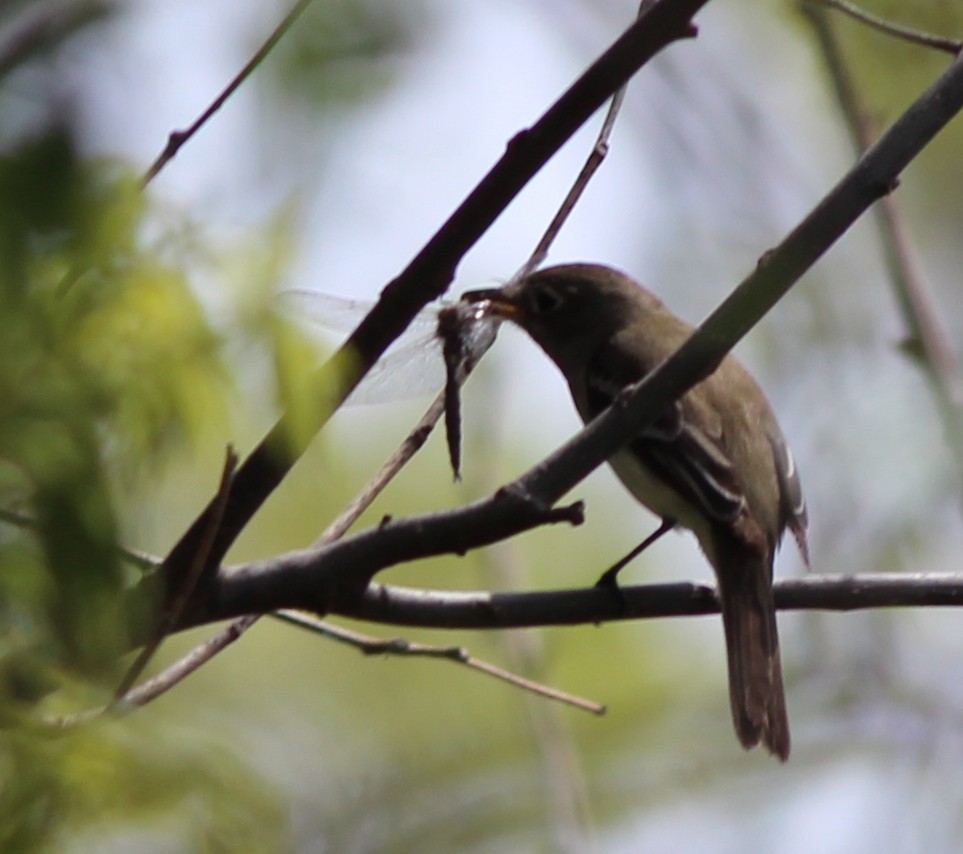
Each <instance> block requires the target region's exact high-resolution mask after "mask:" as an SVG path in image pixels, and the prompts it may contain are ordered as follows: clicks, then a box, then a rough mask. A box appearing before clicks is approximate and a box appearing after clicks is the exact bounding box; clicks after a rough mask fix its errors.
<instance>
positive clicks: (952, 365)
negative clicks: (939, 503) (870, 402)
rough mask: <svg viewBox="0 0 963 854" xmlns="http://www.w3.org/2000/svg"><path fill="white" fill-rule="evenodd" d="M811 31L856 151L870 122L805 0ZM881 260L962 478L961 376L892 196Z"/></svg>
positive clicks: (826, 27)
mask: <svg viewBox="0 0 963 854" xmlns="http://www.w3.org/2000/svg"><path fill="white" fill-rule="evenodd" d="M803 9H804V11H805V12H806V14H807V16H808V18H809V20H810V22H811V23H812V25H813V28H814V31H815V33H816V38H817V40H818V42H819V46H820V49H821V51H822V54H823V58H824V59H825V61H826V66H827V69H828V71H829V75H830V79H831V81H832V84H833V89H834V91H835V93H836V98H837V100H838V102H839V107H840V110H841V112H842V115H843V118H844V120H845V122H846V126H847V129H848V131H849V135H850V138H851V140H852V143H853V147H854V149H855V150H856V151H857V153H862V152H864V151H866V150H867V149H869V148H870V147H871V146H872V145H873V144H874V142H875V133H874V129H873V126H872V122H870V120H869V119H868V117H867V111H866V109H865V107H864V105H863V103H862V100H861V98H860V97H859V94H858V93H857V91H856V88H855V84H854V81H853V75H852V74H851V73H850V70H849V68H848V67H847V62H846V59H845V57H844V55H843V52H842V50H841V49H840V45H839V42H838V39H837V37H836V33H835V30H834V27H833V26H832V22H831V21H830V18H829V16H828V15H827V14H826V13H825V12H824V11H823V10H821V9H818V8H816V7H815V6H813V5H809V4H808V3H807V4H805V5H804V6H803ZM876 221H877V227H878V228H879V231H880V235H881V237H882V244H883V253H884V260H885V262H886V267H887V269H888V271H889V277H890V281H891V282H892V286H893V290H894V292H895V294H896V298H897V301H898V302H899V305H900V309H901V311H902V314H903V318H904V320H905V322H906V325H907V327H908V329H909V338H910V341H911V342H912V343H913V344H914V345H916V346H914V347H913V348H912V349H911V352H912V353H913V354H914V355H916V356H917V357H918V358H920V360H921V362H922V364H923V366H924V368H925V371H926V375H927V377H928V379H929V380H930V385H931V387H932V389H933V394H934V397H935V398H936V403H937V406H938V407H939V411H940V416H941V418H942V421H943V428H944V430H945V431H946V434H947V441H948V444H949V446H950V450H951V453H953V455H954V458H955V460H956V466H957V469H958V472H959V476H960V480H961V482H963V376H961V373H960V367H959V364H958V363H957V361H956V357H955V356H954V354H953V348H952V346H951V345H950V341H949V336H948V335H947V334H946V331H945V329H944V328H943V326H942V324H941V322H940V318H939V312H938V311H937V309H936V305H935V301H934V298H933V294H932V290H931V288H930V286H929V283H928V282H927V281H926V278H925V276H924V275H923V271H922V265H921V264H920V262H919V260H918V258H917V256H916V253H915V251H914V249H913V246H912V242H911V240H910V237H909V233H908V229H907V227H906V222H905V219H904V217H903V215H902V212H901V210H900V206H899V204H898V203H897V201H896V199H895V198H894V197H893V196H887V197H886V198H884V199H883V200H882V203H881V204H880V206H879V208H878V209H877V211H876Z"/></svg>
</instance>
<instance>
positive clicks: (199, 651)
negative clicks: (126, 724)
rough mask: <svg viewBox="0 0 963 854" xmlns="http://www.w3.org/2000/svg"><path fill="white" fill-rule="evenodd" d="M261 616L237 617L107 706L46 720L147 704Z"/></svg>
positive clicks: (70, 721) (71, 720)
mask: <svg viewBox="0 0 963 854" xmlns="http://www.w3.org/2000/svg"><path fill="white" fill-rule="evenodd" d="M257 619H258V618H257V616H256V615H252V616H249V617H243V618H241V619H239V620H234V621H233V622H232V623H231V624H230V625H229V626H227V627H226V628H224V629H221V631H219V632H218V633H217V634H215V635H213V636H212V637H210V638H209V639H208V640H206V641H205V642H204V643H202V644H199V645H198V646H196V647H194V648H193V649H192V650H191V651H190V652H189V653H188V654H187V655H185V656H184V657H183V658H181V659H179V660H178V661H177V662H175V663H174V664H172V665H170V666H169V667H166V668H165V669H164V670H163V671H162V672H161V673H158V674H157V675H156V676H153V677H151V678H150V679H148V680H146V681H145V682H143V683H142V684H141V685H138V686H137V687H136V688H131V689H130V690H129V691H127V692H126V693H125V694H123V696H120V697H116V698H115V699H114V700H113V701H112V702H110V703H108V704H107V705H106V706H101V707H100V708H97V709H88V710H87V711H83V712H77V713H76V714H72V715H64V716H62V717H58V718H50V719H47V720H45V721H44V723H45V724H46V725H47V726H53V727H56V728H58V729H73V728H76V727H79V726H83V725H84V724H88V723H91V722H92V721H94V720H97V719H98V718H101V717H105V716H107V715H114V716H116V715H120V714H124V713H126V712H130V711H132V710H133V709H135V708H138V707H140V706H146V705H147V704H148V703H149V702H150V701H151V700H155V699H157V698H158V697H159V696H161V695H162V694H165V693H166V692H167V691H169V690H170V689H171V688H173V687H174V686H175V685H178V684H179V683H181V682H182V681H183V680H184V679H186V678H187V677H188V676H189V675H190V674H191V673H193V672H194V671H196V670H197V669H198V668H200V667H201V666H202V665H204V664H206V663H207V662H208V661H210V660H211V659H212V658H213V657H214V656H215V655H217V654H218V653H220V652H222V651H223V650H224V649H225V648H227V647H228V646H230V645H231V644H232V643H234V641H236V640H238V638H240V637H241V635H243V634H244V632H246V631H247V630H248V629H249V628H250V627H251V626H253V625H254V623H255V622H257Z"/></svg>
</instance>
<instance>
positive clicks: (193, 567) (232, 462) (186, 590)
mask: <svg viewBox="0 0 963 854" xmlns="http://www.w3.org/2000/svg"><path fill="white" fill-rule="evenodd" d="M236 468H237V454H236V453H235V452H234V449H233V448H232V447H230V446H228V448H227V451H226V453H225V455H224V468H223V469H222V471H221V480H220V483H219V484H218V490H217V495H216V500H215V505H214V507H215V512H214V513H212V514H211V515H210V517H209V528H208V530H207V531H206V533H205V536H204V537H203V538H202V539H201V541H200V543H199V544H198V549H197V554H196V555H194V559H193V560H192V561H191V564H190V567H189V570H188V572H187V573H185V575H184V576H183V577H182V578H180V579H176V581H175V580H174V579H171V578H165V579H164V582H165V583H166V584H168V585H171V584H172V583H173V584H175V587H174V589H171V588H170V586H168V590H167V593H166V596H165V599H166V601H165V603H164V611H163V614H162V615H161V619H160V622H159V623H158V625H157V627H156V629H155V630H154V633H153V635H152V636H151V637H150V639H149V640H148V642H147V643H146V644H145V645H144V648H143V649H142V650H141V651H140V653H139V654H138V656H137V658H135V659H134V662H133V664H131V666H130V668H129V669H128V670H127V673H126V674H125V675H124V678H123V679H122V680H121V681H120V684H119V685H118V686H117V690H116V692H115V693H114V700H115V701H116V702H120V701H121V700H122V699H123V697H124V696H125V695H126V694H127V693H128V692H129V691H130V689H131V688H132V687H133V685H134V683H135V682H136V681H137V679H138V677H139V676H140V675H141V673H143V672H144V669H145V668H146V667H147V664H148V663H149V662H150V660H151V658H153V656H154V653H156V652H157V649H158V648H159V647H160V645H161V644H162V643H163V641H164V638H165V637H167V635H168V634H170V632H171V630H172V629H173V628H174V626H175V625H176V624H177V621H178V620H179V619H180V616H181V614H182V613H183V611H184V608H185V607H186V606H187V603H188V602H189V601H190V598H191V595H192V594H193V593H194V591H195V590H196V589H197V584H198V582H199V581H200V580H201V577H202V576H203V575H204V573H205V569H206V567H207V565H208V562H207V558H208V555H209V554H210V550H211V547H212V546H213V544H214V539H215V537H217V530H218V528H219V526H220V524H221V520H222V519H223V517H224V508H225V507H227V499H228V496H229V495H230V494H231V478H232V477H233V475H234V470H235V469H236Z"/></svg>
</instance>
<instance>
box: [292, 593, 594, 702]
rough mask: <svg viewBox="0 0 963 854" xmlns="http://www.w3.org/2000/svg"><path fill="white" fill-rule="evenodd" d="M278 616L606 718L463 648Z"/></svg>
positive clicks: (366, 648)
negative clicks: (435, 660)
mask: <svg viewBox="0 0 963 854" xmlns="http://www.w3.org/2000/svg"><path fill="white" fill-rule="evenodd" d="M276 616H277V617H279V618H280V619H282V620H286V621H287V622H289V623H292V624H293V625H296V626H300V627H301V628H305V629H308V630H309V631H313V632H317V633H319V634H321V635H323V636H324V637H326V638H328V639H330V640H335V641H338V642H339V643H343V644H347V645H348V646H350V647H353V648H354V649H357V650H358V651H359V652H361V653H362V654H364V655H395V656H401V657H403V658H441V659H445V660H446V661H452V662H454V663H456V664H461V665H463V666H464V667H467V668H469V669H470V670H477V671H478V672H479V673H484V674H485V675H486V676H492V677H494V678H495V679H500V680H501V681H503V682H508V683H509V684H510V685H514V686H515V687H516V688H521V689H523V690H525V691H529V692H531V693H532V694H536V695H537V696H539V697H543V698H544V699H547V700H555V701H557V702H559V703H563V704H565V705H567V706H573V707H575V708H576V709H580V710H581V711H583V712H591V713H592V714H593V715H603V714H605V706H603V705H600V704H599V703H595V702H592V701H591V700H586V699H584V698H582V697H577V696H576V695H574V694H569V693H567V692H565V691H560V690H558V689H557V688H551V687H549V686H548V685H543V684H542V683H540V682H536V681H534V680H532V679H526V678H525V677H524V676H519V675H518V674H516V673H512V672H511V671H508V670H504V669H503V668H501V667H496V666H495V665H494V664H489V663H488V662H487V661H482V659H480V658H476V657H475V656H473V655H472V654H471V653H470V652H468V650H467V649H465V648H464V647H463V646H434V645H431V644H424V643H415V642H413V641H409V640H406V639H405V638H391V639H389V640H384V639H382V638H375V637H371V636H370V635H363V634H361V633H360V632H354V631H351V630H350V629H346V628H344V627H343V626H335V625H332V624H331V623H326V622H323V621H322V620H319V619H317V618H316V617H312V616H310V615H308V614H301V613H299V612H297V611H280V612H278V613H277V615H276Z"/></svg>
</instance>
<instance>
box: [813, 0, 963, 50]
mask: <svg viewBox="0 0 963 854" xmlns="http://www.w3.org/2000/svg"><path fill="white" fill-rule="evenodd" d="M803 3H804V5H809V4H812V5H813V6H827V7H829V8H830V9H837V10H838V11H840V12H842V13H843V14H844V15H849V17H850V18H853V19H854V20H856V21H859V22H860V23H861V24H866V26H868V27H872V28H873V29H874V30H879V31H880V32H881V33H886V35H888V36H893V37H894V38H897V39H901V40H903V41H906V42H909V43H910V44H917V45H921V46H922V47H929V48H933V49H934V50H942V51H945V52H946V53H951V54H953V55H954V56H958V55H959V53H960V51H961V50H963V42H961V41H959V40H957V39H950V38H945V37H943V36H936V35H933V34H932V33H924V32H922V31H920V30H914V29H913V28H912V27H904V26H903V25H901V24H894V23H893V22H892V21H887V20H886V19H885V18H880V17H879V16H878V15H873V14H871V13H869V12H866V11H865V10H863V9H860V8H859V6H857V5H856V4H855V3H849V2H847V0H803Z"/></svg>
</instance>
